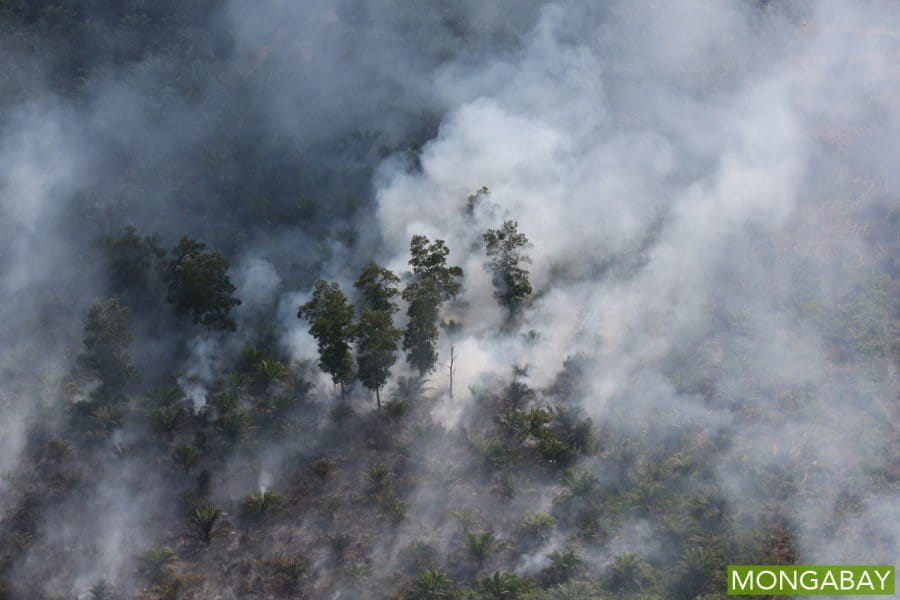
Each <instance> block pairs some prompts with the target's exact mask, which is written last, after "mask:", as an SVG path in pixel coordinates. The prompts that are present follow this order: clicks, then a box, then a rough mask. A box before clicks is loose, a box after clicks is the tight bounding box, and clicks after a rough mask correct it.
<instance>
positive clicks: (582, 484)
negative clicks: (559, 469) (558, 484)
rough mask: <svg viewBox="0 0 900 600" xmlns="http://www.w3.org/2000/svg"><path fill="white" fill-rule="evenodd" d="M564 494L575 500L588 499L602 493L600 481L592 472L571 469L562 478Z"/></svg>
mask: <svg viewBox="0 0 900 600" xmlns="http://www.w3.org/2000/svg"><path fill="white" fill-rule="evenodd" d="M562 483H563V484H564V485H565V486H566V489H565V491H564V493H565V494H566V495H567V496H570V497H575V498H588V497H590V496H593V495H596V494H597V493H598V492H599V491H600V480H599V479H598V478H597V476H596V475H594V474H593V473H591V472H590V471H583V470H580V469H569V470H567V471H566V472H565V473H563V476H562Z"/></svg>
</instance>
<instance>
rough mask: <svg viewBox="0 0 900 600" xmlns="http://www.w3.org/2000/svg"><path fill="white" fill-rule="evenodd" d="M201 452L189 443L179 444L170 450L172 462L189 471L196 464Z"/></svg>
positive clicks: (201, 456)
mask: <svg viewBox="0 0 900 600" xmlns="http://www.w3.org/2000/svg"><path fill="white" fill-rule="evenodd" d="M201 458H203V453H202V452H201V451H200V450H199V449H198V448H197V447H196V446H192V445H191V444H179V445H178V446H175V449H174V450H172V462H173V463H174V464H175V465H177V466H178V467H180V468H182V469H183V470H185V471H190V470H191V469H192V468H194V467H195V466H197V463H199V462H200V459H201Z"/></svg>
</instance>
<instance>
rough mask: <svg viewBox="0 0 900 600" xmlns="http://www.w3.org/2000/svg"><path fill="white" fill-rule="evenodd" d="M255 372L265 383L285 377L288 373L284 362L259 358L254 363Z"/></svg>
mask: <svg viewBox="0 0 900 600" xmlns="http://www.w3.org/2000/svg"><path fill="white" fill-rule="evenodd" d="M256 374H257V375H258V376H259V377H260V378H261V379H262V380H263V383H265V384H266V385H269V384H271V383H272V382H273V381H276V380H278V379H285V378H287V376H288V375H289V374H290V372H289V371H288V368H287V367H286V366H285V365H284V363H282V362H279V361H277V360H261V361H259V362H258V363H257V364H256Z"/></svg>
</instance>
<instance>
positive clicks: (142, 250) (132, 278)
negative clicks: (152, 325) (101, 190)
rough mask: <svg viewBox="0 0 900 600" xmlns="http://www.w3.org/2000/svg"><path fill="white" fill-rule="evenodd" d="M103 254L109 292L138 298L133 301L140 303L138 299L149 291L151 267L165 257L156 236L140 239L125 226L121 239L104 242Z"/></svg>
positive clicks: (110, 238)
mask: <svg viewBox="0 0 900 600" xmlns="http://www.w3.org/2000/svg"><path fill="white" fill-rule="evenodd" d="M104 254H105V255H106V261H107V264H108V266H109V282H110V286H111V288H112V290H113V291H114V292H115V293H116V294H129V295H135V296H138V297H137V298H136V299H137V300H140V295H144V294H146V293H147V291H148V290H149V287H150V274H151V273H152V272H153V263H154V262H155V261H160V260H162V259H163V258H164V257H165V254H166V253H165V250H163V249H162V248H161V247H160V245H159V235H158V234H154V235H150V236H146V237H141V236H139V235H138V232H137V229H135V228H134V227H133V226H131V225H129V226H128V227H126V228H125V230H124V231H123V232H122V235H120V236H117V237H108V238H106V240H105V241H104Z"/></svg>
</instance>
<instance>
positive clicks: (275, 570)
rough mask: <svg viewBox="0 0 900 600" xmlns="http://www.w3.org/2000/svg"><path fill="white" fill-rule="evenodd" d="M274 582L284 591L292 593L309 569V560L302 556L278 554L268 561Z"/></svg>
mask: <svg viewBox="0 0 900 600" xmlns="http://www.w3.org/2000/svg"><path fill="white" fill-rule="evenodd" d="M268 567H269V571H270V573H271V579H272V583H273V584H274V585H275V587H276V588H277V589H279V590H280V591H282V592H284V593H290V592H291V591H293V590H294V588H296V587H297V584H299V583H300V580H301V579H302V578H303V576H304V575H305V574H306V572H307V571H308V570H309V561H308V560H306V558H304V557H302V556H282V555H279V556H276V557H275V558H273V559H271V560H270V561H269V563H268Z"/></svg>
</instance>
